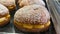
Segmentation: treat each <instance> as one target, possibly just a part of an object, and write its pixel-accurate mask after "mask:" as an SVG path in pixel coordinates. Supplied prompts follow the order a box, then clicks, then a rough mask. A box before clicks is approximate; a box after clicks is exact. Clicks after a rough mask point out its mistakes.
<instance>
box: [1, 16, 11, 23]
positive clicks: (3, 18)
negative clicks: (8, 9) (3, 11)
mask: <svg viewBox="0 0 60 34" xmlns="http://www.w3.org/2000/svg"><path fill="white" fill-rule="evenodd" d="M7 18H10V15H7V16H5V17H2V18H0V23H1V22H3V21H5V20H6V19H7Z"/></svg>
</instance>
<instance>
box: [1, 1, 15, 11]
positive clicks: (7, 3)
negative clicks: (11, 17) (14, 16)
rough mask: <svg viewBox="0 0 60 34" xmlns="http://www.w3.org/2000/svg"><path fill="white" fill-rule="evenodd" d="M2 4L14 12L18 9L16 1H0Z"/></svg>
mask: <svg viewBox="0 0 60 34" xmlns="http://www.w3.org/2000/svg"><path fill="white" fill-rule="evenodd" d="M0 4H3V5H4V6H6V7H7V8H8V9H9V10H14V9H15V7H16V4H15V0H0Z"/></svg>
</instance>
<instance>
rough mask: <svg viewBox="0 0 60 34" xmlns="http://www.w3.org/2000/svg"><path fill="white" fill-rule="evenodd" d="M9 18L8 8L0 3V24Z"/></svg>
mask: <svg viewBox="0 0 60 34" xmlns="http://www.w3.org/2000/svg"><path fill="white" fill-rule="evenodd" d="M9 20H10V14H9V10H8V9H7V8H6V7H5V6H4V5H2V4H0V26H4V25H6V24H7V23H8V22H9Z"/></svg>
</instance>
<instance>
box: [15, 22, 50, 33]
mask: <svg viewBox="0 0 60 34" xmlns="http://www.w3.org/2000/svg"><path fill="white" fill-rule="evenodd" d="M14 25H15V26H16V27H17V28H18V29H19V30H22V31H24V32H43V31H45V30H47V29H48V28H49V26H50V21H48V22H47V23H46V24H44V27H43V28H42V27H41V26H40V27H39V28H38V27H37V25H36V28H35V26H33V28H32V29H30V28H26V27H23V25H24V24H20V23H18V22H16V21H14ZM27 25H28V24H27ZM31 26H32V25H31Z"/></svg>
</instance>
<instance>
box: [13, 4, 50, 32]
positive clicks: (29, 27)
mask: <svg viewBox="0 0 60 34" xmlns="http://www.w3.org/2000/svg"><path fill="white" fill-rule="evenodd" d="M14 25H15V26H16V27H17V28H18V29H19V30H22V31H25V32H40V31H44V30H46V29H48V27H49V26H50V15H49V12H48V10H47V9H46V8H45V7H44V6H40V5H29V6H24V7H23V8H21V9H19V10H17V12H16V13H15V15H14Z"/></svg>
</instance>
